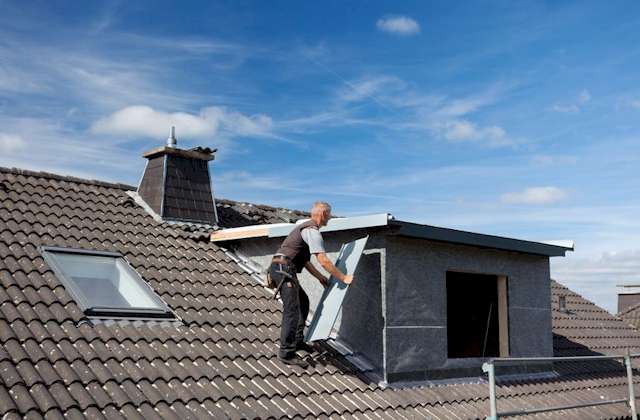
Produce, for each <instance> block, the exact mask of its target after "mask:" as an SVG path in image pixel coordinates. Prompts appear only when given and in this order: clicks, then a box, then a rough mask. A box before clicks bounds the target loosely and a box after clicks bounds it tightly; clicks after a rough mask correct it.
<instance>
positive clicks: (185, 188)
mask: <svg viewBox="0 0 640 420" xmlns="http://www.w3.org/2000/svg"><path fill="white" fill-rule="evenodd" d="M177 143H178V142H177V140H176V136H175V127H171V132H170V135H169V138H168V139H167V145H166V146H163V147H158V148H155V149H152V150H149V151H147V152H145V153H144V154H143V155H142V156H143V157H145V158H147V159H148V161H147V165H146V166H145V169H144V174H143V175H142V180H141V181H140V185H139V186H138V194H139V195H140V197H141V198H142V199H143V200H144V201H145V202H146V203H147V205H149V207H151V209H153V211H155V212H156V213H157V214H158V215H160V217H162V219H164V220H170V221H181V222H193V223H205V224H212V225H215V224H217V223H218V215H217V213H216V206H215V201H214V198H213V194H212V192H211V177H210V175H209V161H210V160H213V159H214V155H213V154H214V153H215V150H211V149H209V148H202V147H196V148H194V149H190V150H184V149H179V148H178V147H177Z"/></svg>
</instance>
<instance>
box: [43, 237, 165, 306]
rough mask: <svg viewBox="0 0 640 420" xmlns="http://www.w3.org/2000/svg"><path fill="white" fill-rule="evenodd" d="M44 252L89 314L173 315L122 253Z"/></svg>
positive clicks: (52, 250) (65, 250) (59, 250)
mask: <svg viewBox="0 0 640 420" xmlns="http://www.w3.org/2000/svg"><path fill="white" fill-rule="evenodd" d="M42 254H43V256H44V258H45V260H46V261H47V263H48V264H49V266H50V267H51V268H52V269H53V271H54V272H55V273H56V275H57V276H58V278H59V279H60V281H62V283H63V284H64V285H65V287H66V288H67V290H68V291H69V293H70V294H71V295H72V296H73V297H74V298H75V300H76V302H77V303H78V305H79V306H80V307H81V309H82V310H84V313H85V314H86V315H93V316H106V317H129V318H174V315H173V313H172V312H171V309H170V308H169V307H168V306H167V305H166V304H165V303H164V302H163V301H162V299H160V297H159V296H158V295H156V294H155V293H154V291H153V290H152V289H151V287H150V286H149V285H148V284H147V283H146V282H145V281H144V280H143V279H142V277H140V275H139V274H138V273H137V272H136V271H135V270H134V269H133V268H132V267H131V266H130V265H129V264H128V263H127V261H126V260H125V259H124V258H123V256H122V255H121V254H119V253H114V252H98V251H88V250H78V249H68V248H54V247H43V248H42Z"/></svg>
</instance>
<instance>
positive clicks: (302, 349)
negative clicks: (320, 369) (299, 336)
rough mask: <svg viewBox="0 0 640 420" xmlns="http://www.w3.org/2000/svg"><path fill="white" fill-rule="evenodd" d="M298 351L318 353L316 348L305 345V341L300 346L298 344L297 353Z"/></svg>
mask: <svg viewBox="0 0 640 420" xmlns="http://www.w3.org/2000/svg"><path fill="white" fill-rule="evenodd" d="M297 350H300V351H304V352H307V353H313V352H315V351H316V349H315V348H313V347H312V346H310V345H309V344H307V343H305V342H304V341H301V342H299V343H298V344H296V351H297Z"/></svg>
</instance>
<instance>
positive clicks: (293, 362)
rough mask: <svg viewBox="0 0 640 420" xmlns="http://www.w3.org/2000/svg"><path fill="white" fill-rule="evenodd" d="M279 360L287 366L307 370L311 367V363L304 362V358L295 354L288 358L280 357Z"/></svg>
mask: <svg viewBox="0 0 640 420" xmlns="http://www.w3.org/2000/svg"><path fill="white" fill-rule="evenodd" d="M278 359H279V360H280V361H281V362H282V363H284V364H285V365H290V366H299V367H301V368H302V369H306V368H308V367H309V363H307V362H305V361H304V360H302V358H301V357H300V356H298V355H297V354H295V353H293V354H290V355H288V356H286V357H282V356H278Z"/></svg>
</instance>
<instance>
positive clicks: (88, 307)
mask: <svg viewBox="0 0 640 420" xmlns="http://www.w3.org/2000/svg"><path fill="white" fill-rule="evenodd" d="M40 253H41V254H42V256H43V258H44V260H45V261H46V262H47V264H48V265H49V267H51V269H52V270H53V272H54V274H55V275H56V277H57V278H58V279H59V280H60V281H61V282H62V284H63V285H64V286H65V288H66V289H67V291H68V292H69V294H70V295H71V297H72V298H73V299H74V300H75V301H76V303H77V304H78V306H79V307H80V309H81V310H82V311H83V313H84V314H85V315H87V316H89V317H95V318H117V319H144V318H152V319H166V320H172V319H178V317H177V316H176V314H175V313H174V312H173V311H172V310H171V308H170V307H169V306H168V305H167V304H166V303H165V302H164V301H163V300H162V298H161V297H160V296H158V294H157V293H156V292H155V290H153V288H152V287H151V286H150V285H149V284H148V283H147V282H146V281H145V280H144V279H143V278H142V276H141V275H140V274H139V273H138V271H137V270H136V269H135V268H133V267H132V266H131V264H129V261H127V259H126V258H125V257H124V255H122V254H121V253H119V252H109V251H96V250H91V249H78V248H64V247H55V246H42V247H40ZM56 253H60V254H75V255H87V256H92V257H108V258H113V259H114V260H118V259H120V260H121V261H122V263H123V267H124V269H125V270H126V271H127V274H128V275H129V277H130V278H131V280H132V281H134V282H135V283H136V285H137V286H139V287H140V288H141V289H142V291H143V293H145V294H146V296H147V297H148V298H150V299H151V300H152V301H153V303H154V304H155V305H156V306H157V307H156V308H148V307H133V306H130V307H126V308H125V307H113V306H101V305H92V304H91V303H90V301H89V298H88V297H87V296H86V295H85V293H84V292H83V291H82V289H81V288H80V287H79V286H78V285H77V284H76V282H75V280H73V279H71V278H69V277H68V276H67V275H66V274H65V271H64V269H63V268H62V267H61V266H60V264H58V262H57V261H56V258H55V256H54V255H53V254H56ZM114 262H115V261H114Z"/></svg>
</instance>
